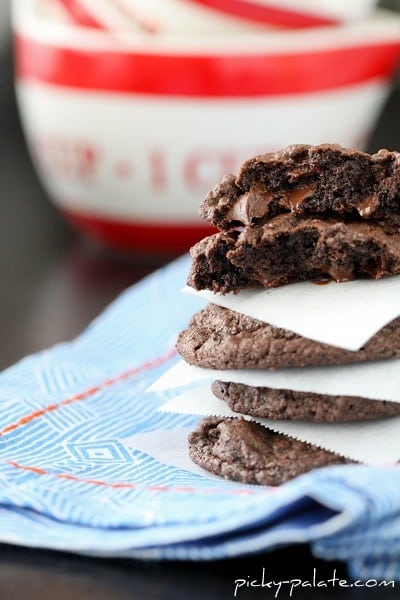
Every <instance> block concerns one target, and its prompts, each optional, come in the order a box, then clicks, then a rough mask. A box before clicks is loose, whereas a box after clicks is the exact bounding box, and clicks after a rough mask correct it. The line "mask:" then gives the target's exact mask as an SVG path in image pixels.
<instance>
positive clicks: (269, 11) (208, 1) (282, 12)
mask: <svg viewBox="0 0 400 600" xmlns="http://www.w3.org/2000/svg"><path fill="white" fill-rule="evenodd" d="M188 1H189V2H193V3H195V4H201V5H202V6H206V7H207V8H211V9H213V10H217V11H218V12H223V13H225V14H229V15H232V16H234V17H239V18H241V19H245V20H247V21H252V22H255V23H261V24H264V25H279V26H281V27H290V28H291V29H297V28H303V27H319V26H321V25H336V24H338V23H339V22H340V21H338V20H337V19H333V18H329V17H322V16H318V15H312V14H307V13H303V12H301V10H300V11H299V12H296V11H292V10H290V9H285V8H278V7H276V6H268V5H261V4H258V3H256V2H251V0H188Z"/></svg>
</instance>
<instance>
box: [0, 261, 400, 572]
mask: <svg viewBox="0 0 400 600" xmlns="http://www.w3.org/2000/svg"><path fill="white" fill-rule="evenodd" d="M188 269H189V258H188V257H183V258H181V259H179V260H178V261H175V262H174V263H172V264H171V265H169V266H167V267H165V268H163V269H161V270H159V271H157V272H156V273H154V274H153V275H151V276H150V277H148V278H146V279H145V280H143V281H142V282H140V283H139V284H137V285H135V286H134V287H132V288H130V289H128V290H127V291H126V292H124V293H123V294H122V295H121V296H120V297H119V298H118V299H117V300H116V301H115V302H114V303H113V304H112V305H111V306H110V307H109V308H107V309H106V310H105V311H104V312H103V314H102V315H100V316H99V317H98V318H97V319H96V320H95V321H94V322H93V323H92V324H91V325H90V326H89V327H88V328H87V329H86V330H85V331H84V332H83V333H82V334H81V335H80V336H79V337H78V338H76V339H75V340H74V341H72V342H68V343H63V344H59V345H57V346H55V347H53V348H51V349H50V350H46V351H44V352H41V353H39V354H36V355H34V356H29V357H27V358H25V359H24V360H22V361H20V362H19V363H17V364H16V365H14V366H13V367H11V368H9V369H7V370H6V371H4V372H3V373H2V374H1V375H0V434H1V435H0V541H2V542H7V543H12V544H20V545H24V546H35V547H43V548H54V549H60V550H64V551H71V552H78V553H82V554H91V555H93V554H95V555H99V556H116V557H135V558H147V559H148V558H157V559H160V558H161V559H191V560H206V559H207V560H209V559H217V558H226V557H233V556H238V555H243V554H251V553H254V552H259V551H265V550H268V549H271V548H275V547H278V546H282V545H288V544H294V543H303V542H309V543H310V544H311V547H312V549H313V551H314V552H315V554H316V555H318V556H319V557H322V558H326V559H340V560H344V561H346V562H347V563H348V565H349V568H350V571H351V574H352V575H353V576H354V577H356V578H370V577H375V578H377V579H382V580H383V579H388V578H389V579H394V578H400V494H399V489H400V470H399V469H398V468H395V467H392V468H376V467H366V466H340V467H329V468H325V469H320V470H317V471H314V472H311V473H308V474H306V475H304V476H302V477H299V478H297V479H295V480H293V481H291V482H289V483H287V484H285V485H283V486H281V487H279V488H266V487H258V486H249V485H242V484H238V483H234V482H229V481H225V480H223V479H219V478H216V477H212V476H210V475H209V474H208V473H207V472H205V471H204V472H201V471H199V470H197V471H196V470H195V469H194V470H189V469H187V468H185V462H182V452H184V449H182V430H187V429H188V428H194V427H195V425H196V423H197V422H198V420H199V417H198V416H196V415H180V414H170V413H163V412H161V411H159V409H160V407H161V406H162V405H163V404H165V402H167V401H168V400H171V399H172V398H174V396H175V394H176V390H174V389H169V390H166V391H163V392H152V393H145V390H146V389H147V388H149V386H150V385H151V384H152V382H154V381H155V380H156V379H158V378H159V377H160V376H161V374H162V373H163V372H164V371H165V370H166V369H168V368H170V367H171V366H172V365H173V363H174V361H176V360H177V357H176V355H175V353H174V351H173V347H174V343H175V339H176V336H177V334H178V332H179V331H180V330H181V329H183V328H184V327H185V326H186V325H187V322H188V320H189V318H190V316H191V315H192V314H193V312H195V311H196V310H198V309H199V308H201V307H202V306H203V305H204V302H203V301H201V300H200V299H199V298H193V297H191V296H188V295H185V294H182V293H180V292H179V290H180V288H181V287H182V285H183V284H184V281H185V279H186V275H187V272H188ZM177 388H179V382H177ZM167 432H168V435H167ZM174 432H176V436H175V433H174ZM145 434H147V435H145ZM152 436H153V437H154V440H156V439H157V438H158V439H160V437H163V438H164V439H168V440H170V444H171V446H172V445H173V441H174V439H175V437H176V440H177V450H176V451H177V454H179V452H180V456H176V457H175V456H174V451H173V448H168V452H165V454H163V446H162V444H160V443H159V444H158V445H157V444H155V443H154V445H152V441H151V438H152ZM144 440H145V441H144ZM179 440H180V441H179ZM178 441H179V444H180V450H179V452H178V445H179V444H178ZM153 449H154V450H153ZM210 500H212V501H210Z"/></svg>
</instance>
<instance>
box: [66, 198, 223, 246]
mask: <svg viewBox="0 0 400 600" xmlns="http://www.w3.org/2000/svg"><path fill="white" fill-rule="evenodd" d="M61 213H62V214H63V215H64V217H65V218H66V219H67V221H69V222H70V223H71V225H73V226H74V227H75V228H76V229H77V230H78V231H80V232H82V233H83V234H84V235H85V236H86V237H87V238H89V239H92V240H93V241H95V242H100V243H101V244H105V245H107V246H109V247H112V248H117V249H121V250H132V251H140V252H145V253H146V255H153V256H162V255H168V254H170V255H173V254H182V253H183V252H187V251H188V250H189V248H190V247H191V246H193V244H195V243H196V242H198V241H199V240H200V239H202V238H203V237H204V236H206V235H211V234H212V233H215V231H216V229H213V228H212V227H210V226H207V225H205V224H202V223H199V224H193V223H189V224H175V223H157V222H156V223H150V222H140V221H129V220H118V219H113V218H112V217H104V216H100V217H99V216H96V215H89V214H85V213H80V212H76V211H74V210H70V209H65V208H61Z"/></svg>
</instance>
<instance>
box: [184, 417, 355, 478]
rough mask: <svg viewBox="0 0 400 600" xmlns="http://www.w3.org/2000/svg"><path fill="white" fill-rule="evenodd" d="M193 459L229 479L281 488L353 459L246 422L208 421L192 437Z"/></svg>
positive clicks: (218, 419) (234, 420)
mask: <svg viewBox="0 0 400 600" xmlns="http://www.w3.org/2000/svg"><path fill="white" fill-rule="evenodd" d="M189 454H190V458H191V459H192V460H193V462H195V463H196V464H198V465H199V466H200V467H203V468H204V469H207V471H211V473H215V474H216V475H221V476H222V477H225V478H226V479H233V480H235V481H241V482H242V483H256V484H260V485H281V484H282V483H285V481H288V480H289V479H292V478H293V477H297V475H301V474H302V473H306V472H307V471H311V470H312V469H316V468H318V467H324V466H327V465H342V464H347V463H351V462H352V461H351V460H350V459H346V458H344V457H342V456H339V455H337V454H334V453H333V452H329V451H328V450H323V449H321V448H318V447H316V446H312V445H311V444H307V443H305V442H300V441H298V440H295V439H293V438H289V437H287V436H285V435H282V434H280V433H275V432H274V431H271V430H270V429H266V428H265V427H263V426H262V425H259V424H258V423H252V422H249V421H245V420H244V419H229V418H219V417H207V418H205V419H203V420H202V421H201V422H200V424H199V425H198V427H197V429H196V431H194V432H193V433H191V434H190V435H189Z"/></svg>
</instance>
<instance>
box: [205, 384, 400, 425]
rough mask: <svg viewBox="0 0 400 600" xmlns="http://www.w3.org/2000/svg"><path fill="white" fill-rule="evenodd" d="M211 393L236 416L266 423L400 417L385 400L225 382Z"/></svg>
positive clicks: (399, 408)
mask: <svg viewBox="0 0 400 600" xmlns="http://www.w3.org/2000/svg"><path fill="white" fill-rule="evenodd" d="M211 389H212V391H213V393H214V394H215V396H217V398H220V399H221V400H224V401H225V402H226V403H227V404H228V406H229V407H230V408H231V409H232V410H233V411H234V412H237V413H240V414H242V415H250V416H252V417H263V418H265V419H283V420H287V421H309V422H314V423H336V422H342V423H344V422H347V421H371V420H373V419H382V418H385V417H397V416H399V415H400V402H388V401H386V400H369V399H368V398H357V397H355V396H331V395H328V394H314V393H310V392H294V391H292V390H275V389H273V388H268V387H252V386H250V385H244V384H242V383H232V382H230V383H228V382H224V381H215V382H214V383H213V384H212V387H211Z"/></svg>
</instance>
